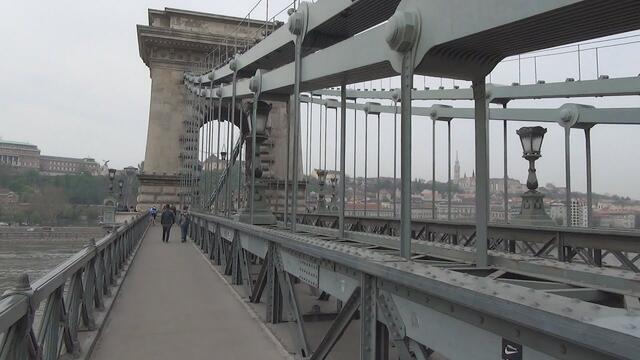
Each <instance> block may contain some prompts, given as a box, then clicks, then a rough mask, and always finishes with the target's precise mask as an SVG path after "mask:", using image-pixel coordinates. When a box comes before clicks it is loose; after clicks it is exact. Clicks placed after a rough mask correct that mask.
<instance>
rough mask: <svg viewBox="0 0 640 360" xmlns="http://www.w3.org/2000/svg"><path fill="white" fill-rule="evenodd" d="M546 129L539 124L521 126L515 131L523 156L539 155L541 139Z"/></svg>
mask: <svg viewBox="0 0 640 360" xmlns="http://www.w3.org/2000/svg"><path fill="white" fill-rule="evenodd" d="M546 132H547V129H545V128H543V127H541V126H531V127H522V128H520V129H518V130H517V131H516V133H517V134H518V136H520V143H521V144H522V151H523V152H524V156H539V155H540V150H541V148H542V140H543V139H544V134H545V133H546Z"/></svg>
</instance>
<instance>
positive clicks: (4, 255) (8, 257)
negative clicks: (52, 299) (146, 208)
mask: <svg viewBox="0 0 640 360" xmlns="http://www.w3.org/2000/svg"><path fill="white" fill-rule="evenodd" d="M90 234H91V235H94V236H91V235H90ZM101 234H102V229H100V228H93V229H87V228H85V229H83V230H82V231H79V232H78V233H73V232H71V233H67V232H65V235H64V236H55V237H50V236H43V235H42V234H38V233H33V235H27V234H20V235H19V236H17V235H16V236H11V235H6V234H5V236H2V237H0V294H1V293H3V292H4V291H5V290H7V289H10V288H11V287H13V285H14V283H15V280H16V278H17V277H18V275H20V274H22V273H25V272H26V273H27V274H29V279H30V280H31V282H32V283H33V282H34V281H35V280H37V279H39V278H40V277H42V276H43V275H44V274H46V273H47V272H48V271H50V270H51V269H53V268H54V267H56V266H57V265H59V264H60V263H62V262H63V261H65V260H66V259H68V258H69V257H70V256H71V255H73V254H74V253H75V252H77V251H78V250H80V249H82V248H83V247H84V246H85V245H86V244H87V243H88V242H89V239H90V238H91V237H96V238H99V237H101V236H102V235H101Z"/></svg>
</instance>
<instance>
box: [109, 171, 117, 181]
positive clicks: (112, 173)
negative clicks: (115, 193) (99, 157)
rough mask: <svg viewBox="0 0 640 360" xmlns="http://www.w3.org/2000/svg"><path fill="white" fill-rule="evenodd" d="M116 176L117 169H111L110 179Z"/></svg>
mask: <svg viewBox="0 0 640 360" xmlns="http://www.w3.org/2000/svg"><path fill="white" fill-rule="evenodd" d="M115 177H116V169H109V180H113V179H115Z"/></svg>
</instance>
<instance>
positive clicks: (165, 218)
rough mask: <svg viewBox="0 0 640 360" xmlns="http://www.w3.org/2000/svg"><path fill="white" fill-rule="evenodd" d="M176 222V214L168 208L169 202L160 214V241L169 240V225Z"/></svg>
mask: <svg viewBox="0 0 640 360" xmlns="http://www.w3.org/2000/svg"><path fill="white" fill-rule="evenodd" d="M175 222H176V216H175V215H174V214H173V211H171V209H170V208H169V204H167V205H165V206H164V209H162V215H161V216H160V224H162V242H169V234H170V233H171V226H172V225H173V224H174V223H175Z"/></svg>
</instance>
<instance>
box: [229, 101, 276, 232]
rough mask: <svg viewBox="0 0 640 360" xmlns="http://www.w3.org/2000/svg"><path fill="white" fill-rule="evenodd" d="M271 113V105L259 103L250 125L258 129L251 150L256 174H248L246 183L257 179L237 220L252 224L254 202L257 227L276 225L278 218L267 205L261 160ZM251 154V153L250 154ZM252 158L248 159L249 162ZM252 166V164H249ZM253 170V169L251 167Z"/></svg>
mask: <svg viewBox="0 0 640 360" xmlns="http://www.w3.org/2000/svg"><path fill="white" fill-rule="evenodd" d="M270 111H271V105H270V104H268V103H266V102H264V101H258V103H257V106H256V118H255V121H251V122H250V124H252V125H253V123H255V127H256V129H255V130H256V148H255V149H251V151H253V152H254V154H255V156H254V157H255V161H256V166H255V173H254V174H251V171H247V172H246V175H245V176H246V178H247V179H246V183H247V184H250V183H251V178H250V176H253V177H254V179H255V183H254V191H253V194H251V191H248V193H249V195H248V197H247V203H245V206H244V207H243V208H242V209H240V210H239V211H238V214H237V215H236V217H235V219H236V220H238V221H240V222H244V223H250V222H251V202H253V224H256V225H272V224H275V223H276V217H275V216H274V215H273V212H272V211H271V206H270V205H269V204H268V203H267V198H266V197H265V195H264V191H265V189H266V184H265V183H264V181H263V180H262V175H263V172H262V165H261V163H262V162H261V160H260V147H261V146H262V144H263V143H264V141H265V140H267V120H268V119H269V112H270ZM251 132H252V131H248V132H247V137H246V141H245V142H246V143H247V144H251V143H252V139H251ZM249 153H250V152H249ZM249 159H251V158H248V159H247V160H249ZM249 166H251V164H249ZM249 169H251V167H249Z"/></svg>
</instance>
